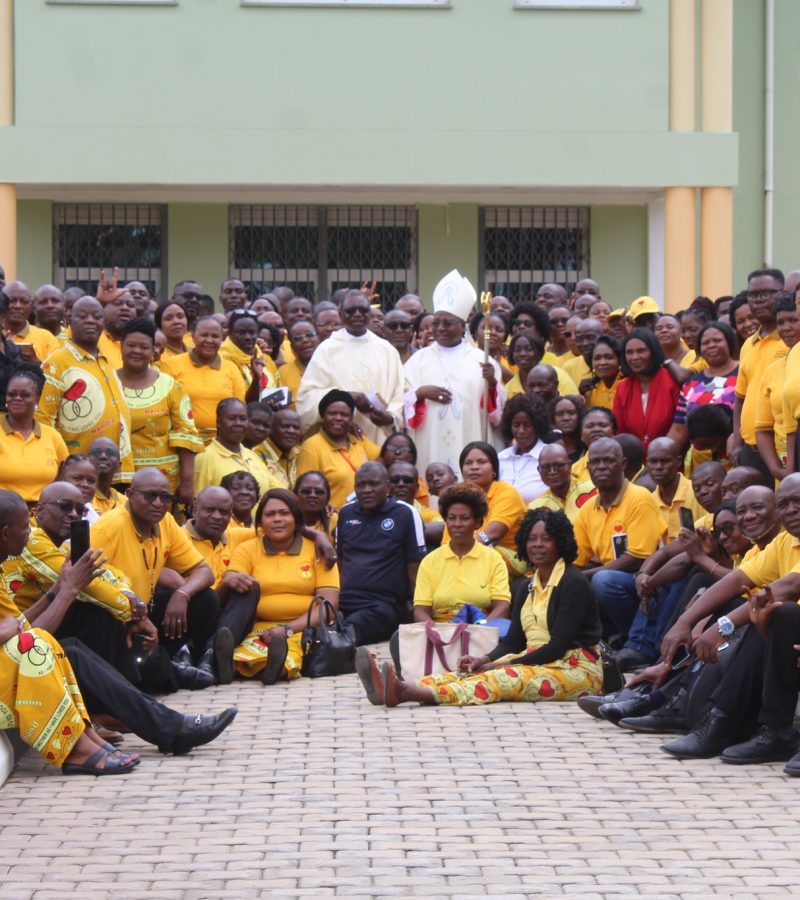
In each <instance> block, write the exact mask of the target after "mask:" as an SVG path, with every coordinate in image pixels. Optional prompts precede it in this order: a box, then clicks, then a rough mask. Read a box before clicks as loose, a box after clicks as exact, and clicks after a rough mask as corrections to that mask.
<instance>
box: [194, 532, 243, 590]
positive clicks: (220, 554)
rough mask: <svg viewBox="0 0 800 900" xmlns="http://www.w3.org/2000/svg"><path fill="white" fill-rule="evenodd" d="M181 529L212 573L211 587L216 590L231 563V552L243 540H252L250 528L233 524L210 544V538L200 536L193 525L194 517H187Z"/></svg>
mask: <svg viewBox="0 0 800 900" xmlns="http://www.w3.org/2000/svg"><path fill="white" fill-rule="evenodd" d="M183 530H184V531H185V532H186V534H188V535H189V540H190V541H191V542H192V546H193V547H194V548H195V550H197V552H198V553H199V554H200V555H201V556H202V557H203V559H204V560H205V561H206V562H207V563H208V565H209V567H210V569H211V571H212V572H213V573H214V584H213V585H212V587H213V588H214V589H215V590H216V588H217V587H218V586H219V583H220V581H222V576H223V575H224V574H225V573H226V572H227V571H228V568H229V566H230V564H231V554H232V553H233V551H234V550H235V549H236V548H237V547H238V546H239V544H241V543H243V542H244V541H249V540H252V538H253V529H252V528H239V527H236V526H234V527H233V528H228V530H227V531H226V532H225V534H223V535H222V539H221V540H220V541H219V542H218V543H217V544H216V545H214V544H212V543H211V541H210V540H207V539H206V538H202V537H200V535H199V534H198V533H197V529H196V528H195V525H194V519H189V521H188V522H186V523H185V524H184V525H183Z"/></svg>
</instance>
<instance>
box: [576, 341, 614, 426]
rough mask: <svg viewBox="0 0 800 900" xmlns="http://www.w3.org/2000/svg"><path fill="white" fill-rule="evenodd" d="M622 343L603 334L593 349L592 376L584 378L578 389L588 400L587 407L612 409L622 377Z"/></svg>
mask: <svg viewBox="0 0 800 900" xmlns="http://www.w3.org/2000/svg"><path fill="white" fill-rule="evenodd" d="M621 364H622V344H620V342H619V341H618V340H617V339H616V338H613V337H610V336H608V335H603V336H602V337H600V338H598V339H597V343H596V344H595V345H594V349H593V350H592V377H591V378H584V380H583V381H582V382H581V383H580V384H579V385H578V390H579V391H580V392H581V394H583V397H584V399H585V400H586V408H587V409H591V408H592V407H593V406H603V407H605V408H606V409H611V408H612V407H613V406H614V397H615V396H616V394H617V387H618V386H619V383H620V381H621V379H622V372H621V371H620V366H621Z"/></svg>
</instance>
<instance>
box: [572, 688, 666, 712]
mask: <svg viewBox="0 0 800 900" xmlns="http://www.w3.org/2000/svg"><path fill="white" fill-rule="evenodd" d="M649 693H650V685H649V684H638V685H636V687H633V688H626V687H624V688H622V689H621V690H618V691H615V692H614V693H613V694H587V695H586V696H585V697H579V698H578V700H577V704H578V706H579V707H580V709H582V710H583V711H584V712H585V713H588V714H589V715H590V716H593V717H594V718H595V719H602V718H603V717H602V716H601V715H600V713H599V709H600V707H601V706H605V705H606V704H607V703H619V702H620V701H622V700H630V699H632V698H634V697H642V696H645V695H647V694H649Z"/></svg>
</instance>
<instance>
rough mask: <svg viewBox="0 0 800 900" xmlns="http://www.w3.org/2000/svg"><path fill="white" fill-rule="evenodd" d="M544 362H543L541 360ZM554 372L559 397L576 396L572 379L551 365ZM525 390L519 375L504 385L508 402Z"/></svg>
mask: <svg viewBox="0 0 800 900" xmlns="http://www.w3.org/2000/svg"><path fill="white" fill-rule="evenodd" d="M542 362H544V360H542ZM552 367H553V368H554V369H555V370H556V377H557V378H558V393H559V395H560V396H561V397H563V396H565V395H566V394H577V393H578V386H577V385H576V384H575V382H574V381H573V380H572V378H571V377H570V376H569V375H568V374H567V373H566V372H565V371H564V370H563V369H561V368H559V367H558V366H557V365H555V364H553V366H552ZM524 393H525V388H524V386H523V384H522V382H521V381H520V380H519V375H515V376H514V377H513V378H512V379H511V380H510V381H509V382H508V384H507V385H506V398H507V399H508V400H510V399H511V398H512V397H514V396H516V395H517V394H524Z"/></svg>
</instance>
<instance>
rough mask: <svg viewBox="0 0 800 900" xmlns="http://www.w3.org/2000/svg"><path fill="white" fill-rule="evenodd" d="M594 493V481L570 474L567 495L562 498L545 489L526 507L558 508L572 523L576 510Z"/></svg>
mask: <svg viewBox="0 0 800 900" xmlns="http://www.w3.org/2000/svg"><path fill="white" fill-rule="evenodd" d="M596 495H597V488H596V487H595V486H594V482H592V481H591V480H590V479H585V480H580V479H578V478H576V477H575V476H574V475H572V476H571V477H570V483H569V488H568V489H567V496H566V497H565V498H564V499H563V500H562V499H561V497H557V496H556V495H555V494H554V493H553V492H552V491H551V490H546V491H545V492H544V493H543V494H542V495H541V496H539V497H537V498H536V499H535V500H532V501H531V502H530V503H529V504H528V509H541V508H544V509H552V510H554V511H558V510H559V509H560V510H561V511H562V512H563V513H564V514H565V515H566V517H567V518H568V519H569V520H570V522H572V524H573V525H574V524H575V519H577V517H578V510H579V509H580V508H581V507H582V506H583V504H584V503H586V502H587V501H588V500H591V499H592V497H594V496H596Z"/></svg>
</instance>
